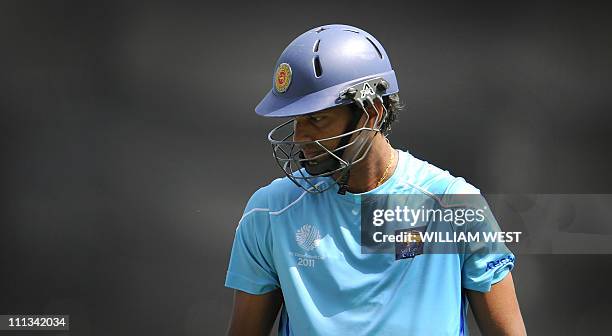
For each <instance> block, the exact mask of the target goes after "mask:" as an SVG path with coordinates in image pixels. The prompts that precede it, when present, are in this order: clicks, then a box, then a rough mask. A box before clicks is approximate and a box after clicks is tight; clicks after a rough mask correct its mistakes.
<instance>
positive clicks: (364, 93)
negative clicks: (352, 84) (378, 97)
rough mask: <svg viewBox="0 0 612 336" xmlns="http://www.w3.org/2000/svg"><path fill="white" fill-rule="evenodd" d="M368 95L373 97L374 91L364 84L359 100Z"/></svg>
mask: <svg viewBox="0 0 612 336" xmlns="http://www.w3.org/2000/svg"><path fill="white" fill-rule="evenodd" d="M368 95H374V89H372V87H371V86H370V84H368V83H367V82H366V83H364V84H363V89H361V98H365V97H367V96H368Z"/></svg>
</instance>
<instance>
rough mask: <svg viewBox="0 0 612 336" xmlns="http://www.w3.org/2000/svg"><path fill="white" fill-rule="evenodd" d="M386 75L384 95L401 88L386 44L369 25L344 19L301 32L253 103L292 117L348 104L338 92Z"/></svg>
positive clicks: (258, 109)
mask: <svg viewBox="0 0 612 336" xmlns="http://www.w3.org/2000/svg"><path fill="white" fill-rule="evenodd" d="M371 78H382V79H384V80H385V81H386V82H387V83H388V87H387V89H386V91H385V92H384V94H383V96H387V95H390V94H393V93H397V92H398V91H399V87H398V84H397V79H396V78H395V72H394V71H393V68H392V67H391V62H390V61H389V57H388V56H387V53H386V52H385V49H384V48H383V47H382V45H381V44H380V43H379V42H378V41H377V40H376V39H375V38H374V37H373V36H372V35H370V34H369V33H367V32H366V31H364V30H362V29H359V28H356V27H352V26H347V25H341V24H332V25H325V26H321V27H318V28H315V29H312V30H309V31H307V32H305V33H303V34H302V35H300V36H298V37H297V38H296V39H295V40H293V42H291V43H290V44H289V46H287V48H285V50H284V51H283V53H282V54H281V56H280V57H279V58H278V61H277V62H276V65H275V67H274V75H273V78H272V89H271V90H270V92H268V94H266V96H265V97H264V98H263V100H262V101H261V102H260V103H259V104H258V105H257V107H256V108H255V112H257V114H259V115H262V116H266V117H291V116H297V115H303V114H308V113H312V112H316V111H320V110H324V109H327V108H330V107H335V106H340V105H345V104H349V103H351V102H352V101H351V100H350V99H342V98H341V97H339V93H341V92H342V91H343V90H345V89H346V88H348V87H351V86H352V85H355V84H356V83H359V82H363V81H367V80H369V79H371Z"/></svg>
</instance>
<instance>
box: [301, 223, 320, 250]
mask: <svg viewBox="0 0 612 336" xmlns="http://www.w3.org/2000/svg"><path fill="white" fill-rule="evenodd" d="M295 241H296V242H297V244H298V245H299V246H300V247H301V248H303V249H304V250H306V251H310V250H312V249H314V248H315V247H317V246H319V242H320V241H321V234H320V233H319V230H318V229H317V228H316V227H314V226H313V225H310V224H304V225H302V227H301V228H299V229H298V230H297V231H296V232H295Z"/></svg>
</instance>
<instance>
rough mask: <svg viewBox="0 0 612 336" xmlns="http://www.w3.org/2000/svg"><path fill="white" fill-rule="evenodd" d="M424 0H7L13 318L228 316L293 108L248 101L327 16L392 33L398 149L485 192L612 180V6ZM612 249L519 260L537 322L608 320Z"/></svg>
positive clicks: (6, 251) (5, 95)
mask: <svg viewBox="0 0 612 336" xmlns="http://www.w3.org/2000/svg"><path fill="white" fill-rule="evenodd" d="M423 3H424V2H418V3H417V2H406V3H404V2H398V3H396V4H393V3H391V2H388V1H379V2H363V3H357V2H349V1H344V2H334V3H333V4H332V3H329V2H327V3H326V2H313V1H301V2H295V3H289V2H278V3H272V2H268V1H267V2H245V3H230V2H229V1H222V2H219V3H214V4H208V3H204V2H200V3H199V4H176V3H166V4H131V5H126V4H122V3H120V2H116V3H111V2H104V4H103V5H100V4H95V5H94V4H86V3H83V2H78V1H74V2H62V1H40V2H30V1H14V2H8V1H7V2H2V3H1V4H0V28H1V29H0V42H1V44H0V48H1V49H0V50H1V53H0V70H1V71H0V111H1V112H2V119H1V122H0V125H1V126H0V131H1V132H0V136H1V138H2V142H1V143H2V156H3V160H2V163H3V164H2V166H1V167H2V168H1V172H2V174H1V176H2V194H3V195H2V196H3V197H2V208H1V212H0V214H1V215H0V216H1V217H0V225H1V230H0V314H8V313H21V314H26V313H27V314H32V313H47V314H51V313H57V314H70V315H71V322H72V332H71V334H72V335H135V334H138V335H218V334H221V333H223V332H224V330H225V328H226V323H227V320H228V319H229V314H230V310H231V299H232V292H231V290H229V289H225V288H224V287H223V282H224V277H225V270H226V266H227V261H228V258H229V251H230V246H231V242H232V239H233V233H234V229H235V226H236V224H237V220H238V219H239V218H240V215H241V212H242V209H243V207H244V205H245V202H246V201H247V199H248V197H249V196H250V195H251V193H252V192H254V191H255V190H256V189H257V188H258V187H260V186H262V185H264V184H266V183H267V182H269V181H270V180H271V179H273V178H275V177H277V176H279V171H278V170H277V168H276V166H275V163H274V162H273V160H272V158H271V152H270V147H269V144H268V143H267V142H266V134H267V132H268V129H269V128H270V127H271V126H272V125H274V124H275V123H276V121H274V120H272V121H271V120H264V119H263V118H260V117H258V116H256V115H255V113H254V111H253V109H254V107H255V105H256V104H257V103H258V102H259V99H260V98H261V97H263V95H264V94H265V92H266V91H267V90H269V88H270V85H271V75H272V70H273V69H272V67H273V66H274V63H275V60H276V58H277V57H278V56H279V55H280V53H281V52H282V50H283V49H284V47H285V46H286V45H287V44H288V43H289V42H290V41H291V40H292V39H293V38H295V37H296V36H297V35H299V34H300V33H302V32H303V31H305V30H307V29H309V28H313V27H316V26H318V25H321V24H325V23H335V22H338V23H345V24H352V25H355V26H358V27H361V28H363V29H365V30H367V31H369V32H370V33H372V34H373V35H374V36H376V37H377V38H378V39H379V40H380V41H381V43H382V44H383V45H384V46H385V48H386V50H387V52H388V54H389V55H390V58H391V61H392V63H393V64H394V67H395V70H396V72H397V75H398V78H399V82H400V87H401V98H402V101H403V102H404V103H405V104H406V106H407V108H406V110H405V111H404V112H403V113H402V115H401V118H400V123H399V124H398V125H396V126H395V127H394V133H393V134H392V136H391V140H392V143H393V144H394V145H395V146H396V147H399V148H403V149H408V150H410V151H411V152H412V153H413V154H414V155H416V156H417V157H421V158H424V159H426V160H428V161H430V162H432V163H434V164H435V165H437V166H440V167H442V168H445V169H448V170H449V171H450V172H451V173H452V174H454V175H458V176H463V177H465V178H466V179H467V180H468V181H470V182H471V183H473V184H474V185H476V186H477V187H479V188H480V189H481V190H482V191H484V192H496V193H610V192H611V191H612V184H611V181H612V179H611V178H610V176H609V174H608V168H609V167H610V163H611V161H612V159H611V158H610V156H609V153H610V150H609V148H608V146H609V134H610V122H611V121H612V117H611V114H610V109H611V107H612V92H611V84H612V39H611V36H612V22H611V21H610V19H609V18H610V15H609V13H610V11H609V8H607V7H605V6H602V5H596V4H587V3H585V2H580V3H578V2H576V3H574V4H559V3H557V2H551V3H548V4H546V3H539V4H532V3H517V2H508V3H505V4H503V5H502V4H476V3H471V4H470V5H466V4H460V3H457V4H446V3H430V2H427V3H428V5H424V4H423ZM601 225H602V226H603V225H610V222H609V220H608V221H605V220H604V221H602V223H601ZM502 226H503V223H502ZM611 266H612V256H609V255H602V256H595V255H587V256H584V255H583V256H576V255H557V256H550V255H539V256H519V258H518V260H517V266H516V268H515V271H514V272H513V274H514V277H515V282H516V286H517V292H518V297H519V300H520V303H521V308H522V312H523V316H524V318H525V322H526V324H527V328H528V331H529V332H530V334H532V335H546V334H551V335H553V334H554V335H577V334H589V335H595V334H606V333H607V330H606V327H609V326H610V324H611V322H610V319H609V316H610V315H611V313H612V307H611V304H610V302H611V300H612V294H611V292H610V290H609V282H610V280H611V277H610V270H611ZM20 335H23V334H20Z"/></svg>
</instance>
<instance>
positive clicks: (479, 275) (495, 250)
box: [446, 178, 515, 292]
mask: <svg viewBox="0 0 612 336" xmlns="http://www.w3.org/2000/svg"><path fill="white" fill-rule="evenodd" d="M446 194H453V195H454V196H455V197H461V196H457V195H466V194H469V195H470V196H477V195H480V190H478V189H477V188H475V187H474V186H472V185H471V184H469V183H467V182H465V180H463V179H462V178H458V179H457V180H456V181H455V182H454V183H452V184H451V185H450V186H449V188H448V189H447V192H446ZM477 197H479V198H480V200H479V201H477V202H478V203H479V204H481V206H482V205H484V206H486V210H485V215H484V218H485V220H484V221H482V222H479V223H476V224H473V225H474V226H473V227H472V228H470V229H469V230H470V231H472V232H479V233H480V234H482V233H484V232H499V231H501V229H500V227H499V224H498V223H497V221H496V220H495V216H494V215H493V213H492V212H491V210H490V208H489V207H488V205H486V201H485V200H484V197H482V196H477ZM461 258H462V267H461V283H462V287H463V288H466V289H470V290H475V291H479V292H488V291H490V290H491V285H493V284H495V283H497V282H499V281H501V280H502V279H503V278H504V277H505V276H506V275H507V274H508V273H510V271H511V270H512V268H513V267H514V261H515V256H514V254H513V253H512V252H511V251H510V250H509V249H508V247H507V246H506V245H505V244H504V243H501V242H486V241H484V239H481V241H479V242H469V243H467V244H465V245H464V248H463V250H462V255H461Z"/></svg>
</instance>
